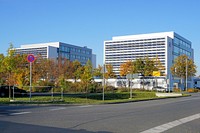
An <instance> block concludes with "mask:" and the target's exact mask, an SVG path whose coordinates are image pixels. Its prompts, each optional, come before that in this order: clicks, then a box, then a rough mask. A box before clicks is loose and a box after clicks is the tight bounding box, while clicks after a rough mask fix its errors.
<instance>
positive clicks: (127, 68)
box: [120, 60, 134, 76]
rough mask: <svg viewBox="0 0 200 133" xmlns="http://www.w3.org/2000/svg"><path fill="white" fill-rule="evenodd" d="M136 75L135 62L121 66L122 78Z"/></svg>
mask: <svg viewBox="0 0 200 133" xmlns="http://www.w3.org/2000/svg"><path fill="white" fill-rule="evenodd" d="M133 73H134V65H133V62H132V61H130V60H128V61H127V62H125V63H122V64H121V65H120V76H126V75H127V74H133Z"/></svg>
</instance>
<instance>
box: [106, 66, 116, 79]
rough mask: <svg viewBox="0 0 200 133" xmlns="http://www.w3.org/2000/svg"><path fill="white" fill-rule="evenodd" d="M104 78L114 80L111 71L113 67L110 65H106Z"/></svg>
mask: <svg viewBox="0 0 200 133" xmlns="http://www.w3.org/2000/svg"><path fill="white" fill-rule="evenodd" d="M105 78H106V79H108V78H116V75H115V73H114V71H113V66H112V65H111V64H107V65H106V72H105Z"/></svg>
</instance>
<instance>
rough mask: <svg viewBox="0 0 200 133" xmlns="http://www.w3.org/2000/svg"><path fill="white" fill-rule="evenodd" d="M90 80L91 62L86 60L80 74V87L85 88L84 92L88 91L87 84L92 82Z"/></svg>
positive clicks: (91, 77) (91, 76)
mask: <svg viewBox="0 0 200 133" xmlns="http://www.w3.org/2000/svg"><path fill="white" fill-rule="evenodd" d="M92 79H93V75H92V62H91V61H90V60H88V61H87V63H86V65H85V66H84V71H83V74H81V83H82V86H83V87H84V88H85V90H86V92H87V89H88V84H89V83H90V82H91V81H92Z"/></svg>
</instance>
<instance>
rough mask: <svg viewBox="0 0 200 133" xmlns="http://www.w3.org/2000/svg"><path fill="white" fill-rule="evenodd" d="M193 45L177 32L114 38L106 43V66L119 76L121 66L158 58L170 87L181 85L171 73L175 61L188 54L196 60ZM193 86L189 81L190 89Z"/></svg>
mask: <svg viewBox="0 0 200 133" xmlns="http://www.w3.org/2000/svg"><path fill="white" fill-rule="evenodd" d="M191 45H192V43H191V42H190V41H189V40H187V39H186V38H184V37H182V36H180V35H178V34H177V33H175V32H161V33H150V34H138V35H128V36H117V37H113V38H112V40H109V41H104V64H111V65H112V66H113V69H114V72H115V73H116V74H117V75H119V68H120V64H122V63H124V62H126V61H127V60H131V61H132V60H136V59H137V58H144V57H149V58H156V57H158V58H159V59H160V61H161V62H162V64H163V66H164V67H165V71H164V74H165V75H166V79H168V80H169V82H170V87H173V85H175V84H177V85H178V84H180V83H179V82H180V81H179V80H177V81H176V80H175V79H174V78H173V76H172V75H171V72H170V67H171V66H172V64H173V62H174V59H175V58H176V57H178V56H179V55H182V54H186V55H187V56H188V57H189V58H191V59H193V58H194V52H193V49H192V47H191ZM191 86H192V79H188V87H191Z"/></svg>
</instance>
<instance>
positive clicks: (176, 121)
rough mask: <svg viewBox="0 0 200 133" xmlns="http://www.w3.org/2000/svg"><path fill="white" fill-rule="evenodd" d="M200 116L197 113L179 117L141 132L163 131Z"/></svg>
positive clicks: (157, 132) (158, 132)
mask: <svg viewBox="0 0 200 133" xmlns="http://www.w3.org/2000/svg"><path fill="white" fill-rule="evenodd" d="M199 118H200V113H199V114H195V115H191V116H188V117H185V118H182V119H179V120H175V121H172V122H169V123H165V124H163V125H160V126H157V127H153V128H150V129H148V130H145V131H143V132H140V133H161V132H164V131H166V130H169V129H171V128H173V127H176V126H178V125H181V124H184V123H187V122H190V121H193V120H196V119H199Z"/></svg>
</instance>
